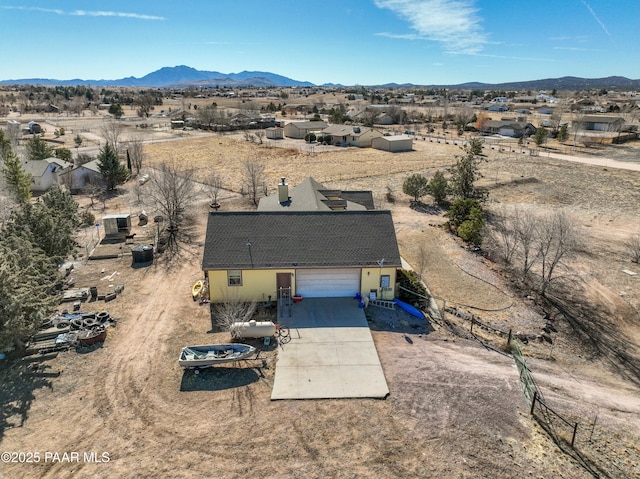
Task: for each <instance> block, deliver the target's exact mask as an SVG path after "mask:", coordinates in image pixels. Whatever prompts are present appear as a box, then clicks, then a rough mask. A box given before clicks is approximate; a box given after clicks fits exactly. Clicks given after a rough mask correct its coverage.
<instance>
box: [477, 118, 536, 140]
mask: <svg viewBox="0 0 640 479" xmlns="http://www.w3.org/2000/svg"><path fill="white" fill-rule="evenodd" d="M480 131H481V132H482V133H484V134H487V135H502V136H510V137H512V138H521V137H523V136H531V135H533V134H534V133H535V132H536V127H535V126H533V125H532V124H531V123H527V122H521V121H504V120H489V121H485V122H483V124H482V128H481V130H480Z"/></svg>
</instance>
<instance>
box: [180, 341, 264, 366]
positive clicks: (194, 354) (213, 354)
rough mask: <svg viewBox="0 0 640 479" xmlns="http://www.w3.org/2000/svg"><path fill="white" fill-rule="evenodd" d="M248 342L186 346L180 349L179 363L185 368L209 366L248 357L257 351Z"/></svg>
mask: <svg viewBox="0 0 640 479" xmlns="http://www.w3.org/2000/svg"><path fill="white" fill-rule="evenodd" d="M256 351H257V350H256V348H254V347H253V346H250V345H248V344H241V343H229V344H207V345H200V346H186V347H184V348H182V351H180V357H179V358H178V364H180V366H182V367H183V368H190V369H192V368H208V367H210V366H215V365H216V364H224V363H232V362H235V361H240V360H242V359H246V358H248V357H249V356H251V355H252V354H254V353H255V352H256Z"/></svg>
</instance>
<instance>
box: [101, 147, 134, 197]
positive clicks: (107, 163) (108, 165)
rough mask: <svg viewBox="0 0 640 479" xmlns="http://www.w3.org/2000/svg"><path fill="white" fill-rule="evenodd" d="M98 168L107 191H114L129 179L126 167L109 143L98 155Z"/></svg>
mask: <svg viewBox="0 0 640 479" xmlns="http://www.w3.org/2000/svg"><path fill="white" fill-rule="evenodd" d="M98 168H99V169H100V173H101V174H102V178H103V179H104V182H105V184H106V188H107V191H112V190H114V189H115V188H116V186H118V185H121V184H123V183H124V182H125V181H127V178H128V177H129V172H128V171H127V168H126V166H124V165H123V164H122V163H120V158H118V155H117V154H116V152H115V150H114V149H113V147H112V146H111V145H110V144H109V143H107V144H106V145H105V146H104V147H102V148H101V149H100V153H99V154H98Z"/></svg>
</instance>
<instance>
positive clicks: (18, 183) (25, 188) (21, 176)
mask: <svg viewBox="0 0 640 479" xmlns="http://www.w3.org/2000/svg"><path fill="white" fill-rule="evenodd" d="M0 159H1V160H2V163H1V164H0V171H1V172H2V175H3V176H4V178H5V180H6V182H7V186H9V189H10V190H11V192H12V193H13V194H14V196H15V197H16V199H17V200H18V202H19V203H27V202H28V201H29V200H30V199H31V175H29V174H28V173H27V172H25V171H24V170H23V169H22V165H21V164H20V160H19V158H18V157H17V156H16V154H15V153H14V152H13V149H12V148H11V142H10V141H9V138H7V137H6V136H5V134H4V130H0Z"/></svg>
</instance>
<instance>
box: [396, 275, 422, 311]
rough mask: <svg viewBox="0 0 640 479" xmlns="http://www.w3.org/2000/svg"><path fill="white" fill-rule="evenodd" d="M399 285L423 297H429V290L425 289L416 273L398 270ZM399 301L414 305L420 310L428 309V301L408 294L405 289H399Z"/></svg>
mask: <svg viewBox="0 0 640 479" xmlns="http://www.w3.org/2000/svg"><path fill="white" fill-rule="evenodd" d="M398 283H399V284H400V286H402V287H403V288H405V289H408V290H410V291H413V292H414V293H418V294H419V295H421V296H424V297H428V294H427V288H425V287H424V285H423V284H422V281H421V280H420V278H419V276H418V274H417V273H416V272H415V271H411V270H407V269H400V270H398ZM398 299H399V300H400V301H404V302H405V303H409V304H413V305H414V306H416V307H418V308H420V309H426V307H427V303H428V300H427V299H424V298H421V297H420V296H416V295H415V294H411V293H408V292H407V291H405V290H404V289H398Z"/></svg>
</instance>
